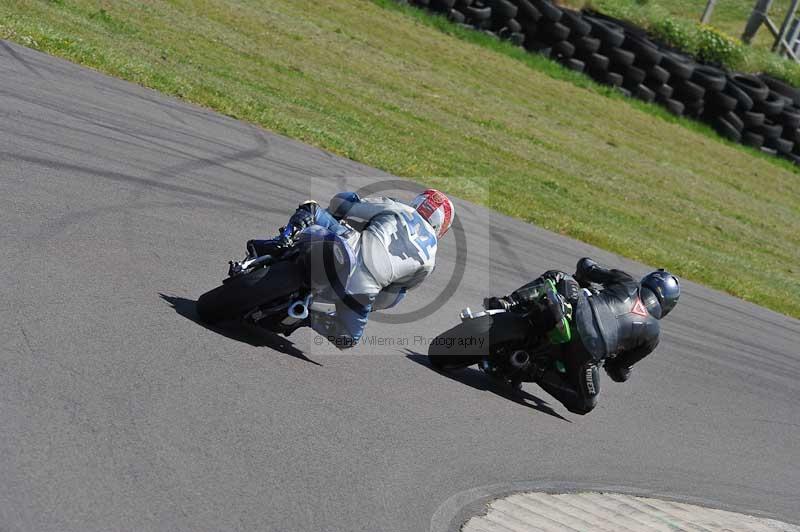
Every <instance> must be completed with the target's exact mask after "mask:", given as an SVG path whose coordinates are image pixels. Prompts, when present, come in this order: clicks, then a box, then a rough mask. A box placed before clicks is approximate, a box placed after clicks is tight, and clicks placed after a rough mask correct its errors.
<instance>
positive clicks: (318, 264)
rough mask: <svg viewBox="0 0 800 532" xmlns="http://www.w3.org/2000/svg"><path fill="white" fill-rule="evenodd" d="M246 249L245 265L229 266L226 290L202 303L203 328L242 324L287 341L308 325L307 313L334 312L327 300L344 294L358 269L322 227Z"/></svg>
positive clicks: (343, 245) (339, 242) (344, 246)
mask: <svg viewBox="0 0 800 532" xmlns="http://www.w3.org/2000/svg"><path fill="white" fill-rule="evenodd" d="M247 249H248V254H247V257H245V259H244V260H242V261H239V262H230V263H229V268H228V278H227V279H225V280H223V281H222V285H220V286H218V287H217V288H214V289H213V290H210V291H208V292H206V293H205V294H203V295H202V296H200V298H199V299H198V301H197V314H198V316H199V317H200V319H202V320H203V321H204V322H206V323H210V324H214V323H218V322H221V321H225V320H242V319H243V320H249V321H251V322H254V323H256V324H258V325H259V326H261V327H265V328H266V329H268V330H270V331H272V332H275V333H279V334H284V335H289V334H291V333H292V332H294V331H295V330H296V329H298V328H299V327H302V326H304V325H306V324H307V323H308V322H307V320H306V318H308V315H309V312H324V313H330V312H333V311H334V308H335V305H334V304H333V303H331V302H330V301H331V300H332V298H331V297H329V296H331V295H332V294H333V293H338V292H341V293H343V292H344V289H343V287H344V286H345V285H346V282H347V279H348V277H349V276H350V274H351V273H352V270H353V268H354V266H355V259H354V256H353V252H352V250H351V248H350V246H348V245H347V243H346V242H345V241H344V240H343V239H342V238H341V237H340V236H338V235H336V234H335V233H333V232H331V231H329V230H328V229H326V228H324V227H321V226H318V225H312V226H310V227H307V228H306V229H304V230H302V231H300V232H299V233H298V234H296V235H292V234H291V232H290V230H289V229H284V230H283V232H282V234H281V236H279V237H278V238H274V239H270V240H251V241H249V242H248V244H247ZM326 296H328V297H326Z"/></svg>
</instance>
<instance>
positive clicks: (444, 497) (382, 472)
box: [0, 42, 800, 532]
mask: <svg viewBox="0 0 800 532" xmlns="http://www.w3.org/2000/svg"><path fill="white" fill-rule="evenodd" d="M0 118H1V119H2V121H1V122H0V227H1V228H2V231H0V246H1V248H2V255H0V260H1V261H2V263H0V301H2V308H0V529H2V530H3V531H4V532H11V531H20V530H25V531H37V532H40V531H60V532H64V531H110V530H136V531H166V530H169V531H195V532H196V531H234V530H236V531H268V530H269V531H273V530H274V531H278V530H280V531H316V530H326V531H327V530H337V531H370V532H372V531H391V532H405V531H409V532H419V531H426V530H444V529H447V528H448V527H450V528H452V527H453V526H458V525H459V524H460V522H461V519H462V518H465V517H464V516H468V515H469V513H470V512H471V511H473V510H479V509H480V505H481V503H482V501H484V500H486V499H488V498H490V497H492V496H493V495H496V494H499V493H503V492H508V491H513V490H514V489H518V488H523V489H524V488H529V487H539V488H542V487H543V488H545V489H554V490H559V489H565V490H569V489H573V488H581V487H616V489H617V490H618V491H623V492H629V493H641V494H651V495H657V496H663V497H668V498H674V499H678V500H686V501H690V502H695V503H697V502H701V503H704V504H708V505H711V506H715V507H719V508H724V509H731V510H734V511H739V512H744V513H750V514H755V515H760V516H765V517H772V518H776V519H782V520H784V521H789V522H793V523H798V522H800V460H799V458H800V451H799V450H798V443H797V442H798V441H800V408H798V400H799V399H800V354H798V352H800V347H798V346H800V322H798V321H797V320H793V319H789V318H786V317H784V316H781V315H779V314H775V313H773V312H771V311H768V310H764V309H762V308H759V307H757V306H754V305H751V304H747V303H744V302H741V301H738V300H736V299H734V298H731V297H728V296H726V295H723V294H721V293H718V292H715V291H712V290H709V289H706V288H703V287H700V286H697V285H694V284H692V283H688V282H685V283H684V296H683V298H682V302H681V304H680V305H679V306H678V308H677V309H676V310H675V311H674V312H673V314H672V315H671V317H670V319H668V320H666V321H665V323H664V324H663V326H664V327H663V329H664V335H663V338H662V345H661V346H660V347H659V348H658V350H657V351H656V353H655V354H654V355H653V356H651V357H650V358H648V359H647V360H645V361H644V362H642V363H641V364H640V366H638V367H637V368H636V369H635V370H634V376H633V377H632V379H631V381H629V382H628V383H627V384H624V385H619V384H615V383H613V382H611V381H610V380H609V379H607V378H605V375H604V376H603V377H604V378H605V380H604V381H603V392H602V397H601V400H600V404H599V405H598V407H597V409H596V410H595V411H594V412H592V413H591V414H590V415H588V416H585V417H581V416H576V415H573V414H570V413H569V412H567V411H566V410H565V409H564V408H563V407H561V406H560V405H559V404H558V403H557V402H556V401H554V400H553V399H552V398H550V397H549V396H548V395H547V394H546V393H544V392H543V391H542V390H541V389H539V388H538V387H536V386H535V385H530V384H529V385H526V387H525V390H526V392H527V393H528V397H527V400H525V401H523V402H514V401H512V400H510V399H509V398H508V397H506V396H504V391H503V390H502V389H501V388H495V387H494V386H493V385H492V384H491V383H489V382H487V381H486V380H485V379H484V378H483V376H482V375H481V374H480V373H478V372H477V371H474V370H472V369H470V370H466V371H464V372H461V373H459V374H454V375H453V376H452V378H449V377H447V376H444V375H441V374H438V373H436V372H434V371H432V370H431V369H430V368H429V367H428V366H427V365H426V362H425V359H424V357H421V356H419V355H418V354H416V353H425V352H426V350H427V348H426V346H425V345H424V344H425V340H424V338H429V337H432V336H434V335H435V334H437V333H438V332H441V331H442V330H444V329H445V328H447V327H450V326H451V325H453V324H455V323H456V322H457V314H458V311H459V309H460V308H462V307H464V306H467V305H472V306H477V305H479V303H480V301H481V299H482V297H483V296H484V295H487V293H489V292H493V293H505V292H507V291H509V290H511V289H513V288H515V287H516V286H517V285H519V284H522V283H523V282H524V281H526V280H529V279H530V278H532V277H534V276H535V275H537V274H538V273H540V272H542V271H544V270H545V269H549V268H563V269H572V268H574V264H575V261H576V260H577V259H578V258H579V257H581V256H584V255H590V256H594V257H596V258H597V259H599V260H601V261H603V262H606V263H609V264H612V265H618V266H622V267H624V268H627V269H629V270H631V271H634V272H636V273H643V272H645V271H646V268H645V267H643V266H641V265H638V264H634V263H631V262H629V261H625V260H621V259H619V258H618V257H615V256H612V255H610V254H608V253H605V252H600V251H598V250H595V249H593V248H591V247H589V246H587V245H584V244H581V243H579V242H575V241H573V240H570V239H567V238H564V237H561V236H559V235H555V234H553V233H549V232H546V231H543V230H541V229H538V228H536V227H533V226H530V225H526V224H524V223H521V222H519V221H516V220H512V219H509V218H506V217H503V216H500V215H497V214H493V213H491V212H489V211H487V210H486V209H483V208H480V207H477V206H475V205H472V204H467V203H464V202H458V204H457V205H458V209H459V211H458V214H459V215H460V220H461V222H462V223H463V229H464V232H463V235H464V241H465V242H464V243H465V244H466V245H467V250H468V251H467V254H466V256H467V257H468V258H467V260H466V262H465V263H464V262H462V263H461V264H460V265H459V264H457V263H456V255H457V253H456V245H455V241H456V239H455V236H454V235H448V236H447V238H445V239H444V242H443V243H442V244H441V246H440V252H439V260H438V268H437V271H436V272H435V273H434V275H433V277H432V278H431V279H430V280H429V282H428V284H427V285H426V288H425V289H424V290H420V291H418V292H417V293H415V294H413V295H412V296H411V298H410V299H409V301H408V302H407V304H406V305H405V306H403V307H402V308H400V309H399V312H402V313H407V312H408V311H410V310H413V309H420V308H422V307H424V306H425V305H427V304H429V303H432V304H433V303H437V302H438V303H443V304H444V305H443V306H442V307H441V308H439V309H438V310H436V311H435V312H433V313H432V314H431V315H429V316H428V317H426V318H425V319H423V320H421V321H419V322H417V323H403V322H405V321H407V320H404V319H400V318H395V319H394V320H392V319H390V318H387V317H386V316H384V317H383V318H382V319H381V320H380V321H377V320H376V321H374V322H373V323H371V324H370V326H369V327H368V329H367V336H366V337H365V342H367V343H371V344H372V345H361V346H359V347H357V348H356V349H355V350H353V351H352V352H348V353H347V354H338V353H337V352H336V351H335V350H334V349H332V348H330V347H328V346H321V345H316V344H317V339H316V338H315V337H314V336H313V335H312V334H310V333H305V332H301V333H298V334H296V335H294V336H292V338H291V342H289V341H286V340H281V339H280V338H275V337H271V336H269V335H267V334H262V333H260V332H259V331H254V330H249V329H230V328H229V329H226V330H223V331H215V330H211V329H208V328H206V327H204V326H202V325H200V324H198V323H197V322H196V321H195V316H194V301H195V300H196V299H197V297H198V296H199V295H200V294H201V293H203V292H204V291H206V290H208V289H210V288H212V287H213V286H216V284H218V283H219V281H220V280H221V279H222V277H223V275H224V273H225V271H226V268H227V261H228V260H229V259H231V258H240V257H241V255H242V254H243V251H244V250H243V247H244V242H245V240H246V239H248V238H253V237H260V236H267V235H269V234H271V233H272V232H273V230H274V229H275V228H276V227H278V226H279V225H281V224H282V223H283V222H284V221H285V219H286V217H287V216H288V215H289V214H290V213H291V212H292V210H293V209H294V207H295V205H296V204H297V203H298V202H299V201H301V200H304V199H307V198H309V197H313V198H316V199H319V200H320V201H327V199H328V198H329V197H330V195H331V194H332V193H333V192H334V191H336V190H340V189H360V188H362V187H364V186H367V185H373V188H374V189H375V188H377V189H380V188H387V187H388V186H389V185H391V184H389V185H381V184H380V183H382V182H383V181H385V180H391V179H393V178H392V177H391V176H387V175H385V174H382V173H381V172H378V171H376V170H372V169H370V168H367V167H365V166H363V165H360V164H357V163H353V162H351V161H347V160H343V159H340V158H338V157H334V156H332V155H330V154H327V153H325V152H323V151H321V150H318V149H316V148H311V147H308V146H305V145H302V144H300V143H297V142H294V141H290V140H288V139H286V138H283V137H280V136H276V135H273V134H270V133H267V132H265V131H262V130H260V129H258V128H255V127H253V126H251V125H248V124H244V123H241V122H238V121H236V120H233V119H230V118H227V117H224V116H221V115H218V114H215V113H212V112H209V111H207V110H204V109H200V108H198V107H194V106H191V105H187V104H184V103H182V102H179V101H176V100H174V99H171V98H166V97H163V96H161V95H159V94H157V93H154V92H152V91H149V90H146V89H143V88H140V87H138V86H135V85H132V84H129V83H125V82H122V81H118V80H115V79H112V78H109V77H106V76H103V75H100V74H98V73H96V72H93V71H90V70H86V69H82V68H80V67H77V66H75V65H72V64H69V63H67V62H64V61H61V60H58V59H53V58H50V57H48V56H45V55H42V54H39V53H37V52H33V51H30V50H27V49H24V48H21V47H18V46H15V45H11V44H8V43H4V42H0ZM376 183H377V184H376ZM475 183H476V186H479V185H480V180H475ZM391 186H395V185H391ZM399 193H400V194H405V195H406V196H410V193H409V192H403V191H400V192H399ZM754 245H757V243H754ZM462 251H463V250H462ZM459 266H460V267H462V269H463V271H464V277H463V279H462V281H461V282H460V283H459V285H458V287H457V290H456V291H455V292H454V293H452V294H449V293H448V290H446V285H447V284H448V281H449V280H450V279H451V277H452V276H453V274H454V272H455V273H458V270H459ZM754 275H757V273H756V272H754ZM788 296H789V294H787V297H788ZM792 296H793V297H794V296H796V294H792ZM395 314H396V312H395ZM392 321H400V322H401V323H393V322H392ZM292 342H294V343H292ZM379 344H383V345H379Z"/></svg>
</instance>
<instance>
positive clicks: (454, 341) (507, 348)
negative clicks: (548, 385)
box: [428, 308, 564, 390]
mask: <svg viewBox="0 0 800 532" xmlns="http://www.w3.org/2000/svg"><path fill="white" fill-rule="evenodd" d="M460 318H461V323H460V324H458V325H456V326H455V327H453V328H452V329H450V330H448V331H446V332H443V333H442V334H440V335H439V336H437V337H436V338H434V339H433V341H432V342H431V345H430V346H429V347H428V359H429V360H430V363H431V365H432V366H433V367H434V368H436V369H438V370H441V371H446V370H453V369H461V368H466V367H468V366H471V365H473V364H478V367H479V368H480V369H481V370H482V371H483V372H484V373H486V374H487V375H489V376H490V377H492V378H494V379H496V380H499V381H502V382H504V383H506V384H508V385H509V386H511V388H512V389H515V390H517V389H519V388H520V387H521V385H522V383H523V382H537V380H538V379H539V378H540V377H541V375H542V374H543V373H544V372H545V371H546V370H547V369H549V368H555V369H556V370H557V371H559V372H564V365H563V362H562V361H561V360H560V359H559V354H560V352H561V347H560V345H559V344H554V343H553V342H552V341H551V339H550V338H549V337H548V335H547V334H541V333H537V332H536V331H537V328H536V327H533V326H532V322H531V316H530V314H529V313H526V312H524V311H508V310H494V309H493V310H483V311H480V312H477V313H473V312H472V311H471V310H470V309H469V308H466V309H464V310H463V311H461V315H460Z"/></svg>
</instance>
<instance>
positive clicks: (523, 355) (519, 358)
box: [510, 351, 531, 369]
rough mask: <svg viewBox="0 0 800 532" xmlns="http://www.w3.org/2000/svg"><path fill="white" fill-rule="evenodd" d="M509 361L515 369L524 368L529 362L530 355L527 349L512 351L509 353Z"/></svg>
mask: <svg viewBox="0 0 800 532" xmlns="http://www.w3.org/2000/svg"><path fill="white" fill-rule="evenodd" d="M510 362H511V365H512V366H513V367H515V368H516V369H526V368H527V367H528V366H530V364H531V356H530V355H529V354H528V352H527V351H514V352H513V353H512V354H511V358H510Z"/></svg>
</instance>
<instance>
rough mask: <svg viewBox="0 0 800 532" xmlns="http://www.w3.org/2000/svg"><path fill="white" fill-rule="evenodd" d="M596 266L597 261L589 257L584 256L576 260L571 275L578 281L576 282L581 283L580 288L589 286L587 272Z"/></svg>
mask: <svg viewBox="0 0 800 532" xmlns="http://www.w3.org/2000/svg"><path fill="white" fill-rule="evenodd" d="M596 267H597V263H596V262H595V261H593V260H592V259H590V258H589V257H584V258H582V259H581V260H579V261H578V264H577V266H576V267H575V275H573V276H572V277H573V278H574V279H575V280H576V281H578V284H579V285H581V287H582V288H589V287H590V286H591V281H589V279H587V278H586V277H587V274H588V273H589V272H590V271H592V269H594V268H596Z"/></svg>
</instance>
